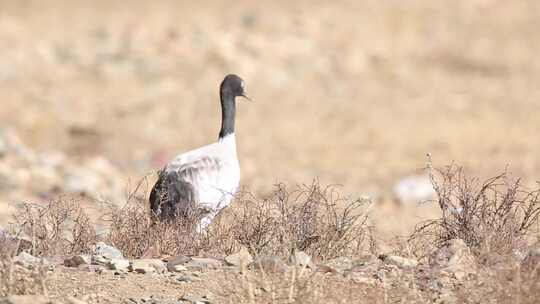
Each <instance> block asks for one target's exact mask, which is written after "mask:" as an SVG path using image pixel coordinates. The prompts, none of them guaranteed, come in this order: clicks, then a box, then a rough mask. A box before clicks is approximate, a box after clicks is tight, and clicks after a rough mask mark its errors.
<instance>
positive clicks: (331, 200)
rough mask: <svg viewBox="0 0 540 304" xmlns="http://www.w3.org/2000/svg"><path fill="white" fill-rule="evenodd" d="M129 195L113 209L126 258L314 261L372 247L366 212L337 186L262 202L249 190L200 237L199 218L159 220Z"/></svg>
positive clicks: (115, 238)
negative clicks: (242, 251)
mask: <svg viewBox="0 0 540 304" xmlns="http://www.w3.org/2000/svg"><path fill="white" fill-rule="evenodd" d="M140 188H141V187H139V186H138V187H137V189H136V191H140V192H142V195H141V194H139V195H130V196H129V199H128V202H127V203H126V204H125V205H124V206H123V207H122V208H117V207H111V208H110V210H111V211H110V212H109V213H108V215H107V220H108V221H109V223H110V232H109V236H108V240H109V242H110V243H111V244H112V245H114V246H116V247H118V248H119V249H120V250H122V251H123V252H124V254H126V255H127V256H130V257H140V256H142V255H143V254H145V253H147V252H149V250H153V251H155V252H158V253H159V254H165V255H180V254H183V255H200V254H211V255H214V256H223V255H227V254H230V253H232V252H234V251H235V250H237V249H238V248H239V246H240V245H243V246H246V247H247V248H248V249H249V250H250V251H251V252H252V253H253V254H256V255H260V254H264V255H279V256H282V257H287V256H288V255H289V254H290V253H291V251H292V250H293V249H298V250H303V251H306V252H307V253H308V254H311V255H312V256H313V257H315V258H320V259H324V258H332V257H337V256H345V255H355V254H357V253H359V252H360V251H362V250H366V249H368V248H369V245H370V242H369V241H370V240H371V239H370V236H371V234H370V231H369V227H368V226H367V223H366V222H367V216H366V213H365V210H363V207H364V206H365V205H366V204H367V202H365V201H362V200H354V201H352V200H347V199H345V198H343V197H342V196H341V195H340V194H339V193H338V192H337V191H336V190H335V188H332V187H326V188H322V187H320V186H319V184H318V183H313V184H312V185H307V186H301V187H298V188H297V189H296V190H294V191H288V189H287V188H286V187H285V186H284V185H282V184H279V185H277V186H276V190H275V191H274V193H273V195H271V196H270V197H269V198H267V199H257V198H255V197H254V195H252V194H251V193H249V192H248V191H242V192H241V193H240V194H238V195H237V197H236V199H235V201H234V202H233V203H232V205H231V206H230V207H229V208H227V209H226V210H224V212H223V213H222V214H220V215H218V216H217V217H216V219H215V220H214V221H213V223H212V225H211V226H210V227H209V229H208V230H206V231H204V232H202V233H199V232H197V229H195V228H196V227H197V224H198V222H199V220H200V215H197V213H193V214H192V216H186V217H178V218H176V219H173V220H163V221H161V220H159V219H156V218H155V217H153V215H152V213H151V211H150V209H149V207H148V203H147V201H146V195H145V192H144V191H141V189H140Z"/></svg>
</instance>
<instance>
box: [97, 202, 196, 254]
mask: <svg viewBox="0 0 540 304" xmlns="http://www.w3.org/2000/svg"><path fill="white" fill-rule="evenodd" d="M108 220H109V222H110V231H109V235H108V241H109V242H110V243H111V244H112V245H114V246H115V247H117V248H118V249H120V250H121V251H122V252H123V253H124V254H125V255H126V256H128V257H141V256H142V255H143V254H145V253H146V252H147V251H148V250H151V249H154V250H155V251H156V253H159V254H165V255H180V254H183V255H198V254H200V253H201V251H202V250H203V248H204V247H205V244H206V242H205V239H206V237H205V236H204V235H203V234H199V233H197V231H196V229H195V224H196V219H195V218H182V217H179V218H177V219H175V220H170V221H160V220H155V219H154V218H153V216H152V214H151V211H150V210H149V208H148V206H147V202H146V200H135V201H131V202H129V203H128V204H126V205H125V206H123V207H122V208H114V207H113V208H112V209H111V211H110V212H109V215H108Z"/></svg>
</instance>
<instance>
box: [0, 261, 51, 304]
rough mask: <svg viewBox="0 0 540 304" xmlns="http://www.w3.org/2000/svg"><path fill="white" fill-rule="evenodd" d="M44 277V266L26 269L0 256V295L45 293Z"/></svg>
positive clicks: (45, 275)
mask: <svg viewBox="0 0 540 304" xmlns="http://www.w3.org/2000/svg"><path fill="white" fill-rule="evenodd" d="M46 277H47V274H46V269H45V267H44V266H40V267H35V268H33V269H26V268H23V267H20V266H18V265H15V264H14V263H13V261H12V260H11V259H9V258H5V257H4V258H0V297H4V296H8V295H24V294H46V293H47V288H46V285H45V280H46Z"/></svg>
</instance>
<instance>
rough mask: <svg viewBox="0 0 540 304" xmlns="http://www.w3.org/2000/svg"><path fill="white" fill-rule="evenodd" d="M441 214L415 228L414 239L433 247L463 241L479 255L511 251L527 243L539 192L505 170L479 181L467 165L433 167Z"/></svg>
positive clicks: (539, 200)
mask: <svg viewBox="0 0 540 304" xmlns="http://www.w3.org/2000/svg"><path fill="white" fill-rule="evenodd" d="M431 179H432V183H433V187H434V189H435V192H436V195H437V201H438V203H439V206H440V208H441V211H442V216H441V217H440V218H439V219H436V220H430V221H426V222H424V223H422V224H420V225H419V226H417V228H416V230H415V232H414V233H413V235H412V236H411V238H410V240H411V242H413V243H414V242H416V243H423V242H422V241H419V240H421V239H424V240H425V239H426V238H427V239H428V241H429V242H433V243H432V244H433V245H434V246H435V247H441V246H443V245H444V244H445V243H446V242H447V241H449V240H451V239H456V238H459V239H462V240H464V241H465V243H466V244H467V245H468V246H469V247H470V248H471V250H472V251H473V252H474V253H475V254H477V255H482V254H483V253H489V254H498V255H503V256H504V255H507V254H509V253H511V252H512V251H513V250H516V249H522V247H524V246H525V245H526V241H525V237H526V236H527V235H529V234H530V233H531V232H532V230H533V229H534V224H535V223H536V222H537V221H538V217H539V215H540V190H533V191H529V190H526V189H525V188H524V187H523V186H522V185H521V181H520V179H512V178H510V177H509V176H508V174H507V173H506V172H504V173H502V174H500V175H497V176H495V177H493V178H490V179H487V180H486V181H484V182H481V183H480V182H479V181H478V180H477V179H475V178H468V177H467V176H466V175H465V174H464V172H463V168H461V167H458V166H455V165H450V166H448V167H446V168H445V169H444V170H437V171H434V170H432V172H431Z"/></svg>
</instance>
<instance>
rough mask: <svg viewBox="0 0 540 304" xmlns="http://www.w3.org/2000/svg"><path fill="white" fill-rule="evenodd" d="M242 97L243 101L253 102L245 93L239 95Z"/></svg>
mask: <svg viewBox="0 0 540 304" xmlns="http://www.w3.org/2000/svg"><path fill="white" fill-rule="evenodd" d="M240 96H242V97H244V98H245V99H247V100H249V101H253V99H251V97H249V96H248V95H247V94H246V93H243V94H242V95H240Z"/></svg>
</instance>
